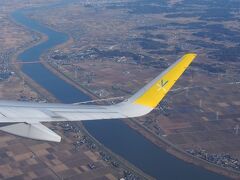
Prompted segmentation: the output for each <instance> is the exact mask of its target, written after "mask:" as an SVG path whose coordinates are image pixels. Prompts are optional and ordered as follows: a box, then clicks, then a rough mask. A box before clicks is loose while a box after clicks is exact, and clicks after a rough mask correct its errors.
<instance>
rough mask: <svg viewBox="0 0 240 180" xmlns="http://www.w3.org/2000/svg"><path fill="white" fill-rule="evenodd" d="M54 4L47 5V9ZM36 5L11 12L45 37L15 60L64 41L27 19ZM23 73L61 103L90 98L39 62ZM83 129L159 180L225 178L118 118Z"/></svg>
mask: <svg viewBox="0 0 240 180" xmlns="http://www.w3.org/2000/svg"><path fill="white" fill-rule="evenodd" d="M51 7H54V6H49V7H48V8H51ZM36 9H38V10H40V8H39V7H38V8H32V9H21V10H17V11H15V12H13V13H12V18H13V20H14V21H15V22H16V23H18V24H20V25H23V26H25V27H26V28H28V29H30V30H33V31H37V32H40V33H42V34H44V35H46V36H47V37H48V40H46V41H45V42H42V43H40V44H38V45H35V46H33V47H31V48H28V49H27V50H25V51H24V52H23V53H21V54H20V55H19V56H18V60H19V61H24V62H29V61H39V59H40V56H41V55H42V54H43V53H44V52H46V51H47V50H49V49H50V48H54V47H55V46H57V45H59V44H62V43H64V42H66V41H67V40H68V36H67V34H65V33H62V32H57V31H54V30H52V29H50V28H48V27H47V26H45V25H44V24H41V23H39V22H37V21H36V20H33V19H30V18H28V16H26V14H27V13H28V12H29V11H33V10H36ZM21 70H22V71H23V72H24V73H25V74H27V75H28V76H29V77H30V78H32V79H33V80H34V81H35V82H36V83H38V84H39V85H41V86H42V87H43V88H45V89H46V90H47V91H49V92H50V93H51V94H53V95H54V96H55V97H56V98H57V99H59V100H60V101H61V102H63V103H74V102H79V101H87V100H90V97H89V96H87V95H86V94H84V93H83V92H81V91H79V90H78V89H76V88H75V87H74V86H72V85H70V84H68V83H66V82H65V81H63V80H62V79H61V78H59V77H58V76H56V75H55V74H54V73H52V72H51V71H49V70H48V69H47V68H45V67H44V66H43V65H42V64H40V63H37V64H23V65H22V69H21ZM84 126H85V127H86V129H87V130H88V131H89V132H90V133H91V134H92V135H93V136H94V137H95V138H96V139H97V140H98V141H99V142H101V143H102V144H103V145H105V146H106V147H108V148H109V149H110V150H112V151H113V152H115V153H117V154H118V155H120V156H122V157H123V158H124V159H126V160H128V161H129V162H131V163H132V164H134V165H135V166H136V167H138V168H139V169H141V170H143V171H144V172H146V173H147V174H149V175H151V176H153V177H155V178H157V179H162V180H177V179H181V180H225V179H227V178H226V177H224V176H221V175H218V174H215V173H212V172H210V171H208V170H205V169H203V168H201V167H197V166H195V165H192V164H190V163H186V162H184V161H182V160H179V159H177V158H175V157H174V156H172V155H170V154H168V153H167V152H165V151H164V150H162V149H161V148H159V147H157V146H155V145H154V144H152V143H151V142H150V141H148V140H147V139H146V138H144V137H143V136H142V135H140V134H139V133H137V132H136V131H134V130H133V129H131V128H129V127H128V126H127V125H126V124H125V123H123V122H122V121H120V120H104V121H91V122H89V121H88V122H84Z"/></svg>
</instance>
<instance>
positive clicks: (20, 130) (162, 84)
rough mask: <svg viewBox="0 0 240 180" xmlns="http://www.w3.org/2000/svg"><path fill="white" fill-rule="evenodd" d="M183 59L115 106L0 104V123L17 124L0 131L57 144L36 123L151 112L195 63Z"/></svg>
mask: <svg viewBox="0 0 240 180" xmlns="http://www.w3.org/2000/svg"><path fill="white" fill-rule="evenodd" d="M195 57H196V54H193V53H190V54H186V55H184V56H183V57H182V58H181V59H179V60H178V61H176V62H175V63H174V64H172V65H171V66H170V67H169V68H167V69H166V70H165V71H163V72H162V73H161V74H159V75H158V76H157V77H156V78H155V79H153V80H152V81H151V82H150V83H148V84H147V85H146V86H144V87H143V88H142V89H141V90H139V91H138V92H137V93H135V94H134V95H133V96H132V97H130V98H129V99H127V100H125V101H123V102H121V103H119V104H115V105H109V106H100V105H70V104H48V103H43V104H41V103H27V102H24V103H23V102H11V101H0V123H9V122H12V123H17V124H13V125H9V126H4V127H1V128H0V130H2V131H5V132H8V133H11V134H14V135H18V136H22V137H27V138H31V139H37V140H47V141H55V142H59V141H60V140H61V137H60V136H58V135H57V134H55V133H54V132H53V131H51V130H50V129H48V128H47V127H45V126H43V125H42V124H41V123H40V122H52V121H82V120H101V119H119V118H131V117H139V116H143V115H145V114H147V113H149V112H151V111H152V110H153V109H154V108H155V107H156V106H157V105H158V104H159V102H160V101H161V100H162V99H163V98H164V96H165V95H166V94H167V93H168V92H169V90H170V89H171V88H172V86H173V85H174V84H175V82H176V81H177V80H178V79H179V78H180V76H181V75H182V74H183V72H184V71H185V70H186V69H187V67H188V66H189V65H190V64H191V62H192V61H193V60H194V59H195Z"/></svg>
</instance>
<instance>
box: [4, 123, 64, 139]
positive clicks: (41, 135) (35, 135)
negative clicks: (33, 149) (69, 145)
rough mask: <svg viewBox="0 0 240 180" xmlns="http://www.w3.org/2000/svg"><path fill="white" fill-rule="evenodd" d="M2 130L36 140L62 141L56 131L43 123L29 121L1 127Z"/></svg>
mask: <svg viewBox="0 0 240 180" xmlns="http://www.w3.org/2000/svg"><path fill="white" fill-rule="evenodd" d="M0 130H2V131H4V132H7V133H10V134H13V135H17V136H21V137H25V138H31V139H36V140H44V141H53V142H60V141H61V137H60V136H59V135H57V134H56V133H55V132H53V131H52V130H50V129H49V128H47V127H46V126H44V125H42V124H41V123H34V124H27V123H17V124H12V125H8V126H3V127H0Z"/></svg>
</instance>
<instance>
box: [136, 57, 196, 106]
mask: <svg viewBox="0 0 240 180" xmlns="http://www.w3.org/2000/svg"><path fill="white" fill-rule="evenodd" d="M196 56H197V54H194V53H189V54H186V55H184V56H183V57H182V58H181V59H180V60H178V61H177V62H175V63H174V64H173V65H171V66H170V67H169V68H168V69H166V70H165V71H164V72H163V73H162V74H160V75H159V76H158V77H157V79H154V80H153V82H151V83H152V84H151V86H150V87H147V89H146V90H145V91H144V92H143V93H142V94H141V95H140V96H139V97H138V98H137V99H136V100H135V101H134V102H133V103H134V104H139V105H143V106H147V107H150V108H155V107H156V106H157V105H158V103H159V102H160V101H161V100H162V99H163V98H164V96H165V95H166V94H167V93H168V91H169V90H170V89H171V88H172V86H173V85H174V84H175V82H176V81H177V80H178V78H179V77H180V76H181V75H182V74H183V72H184V71H185V70H186V69H187V67H188V66H189V65H190V64H191V62H192V61H193V60H194V59H195V57H196Z"/></svg>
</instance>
